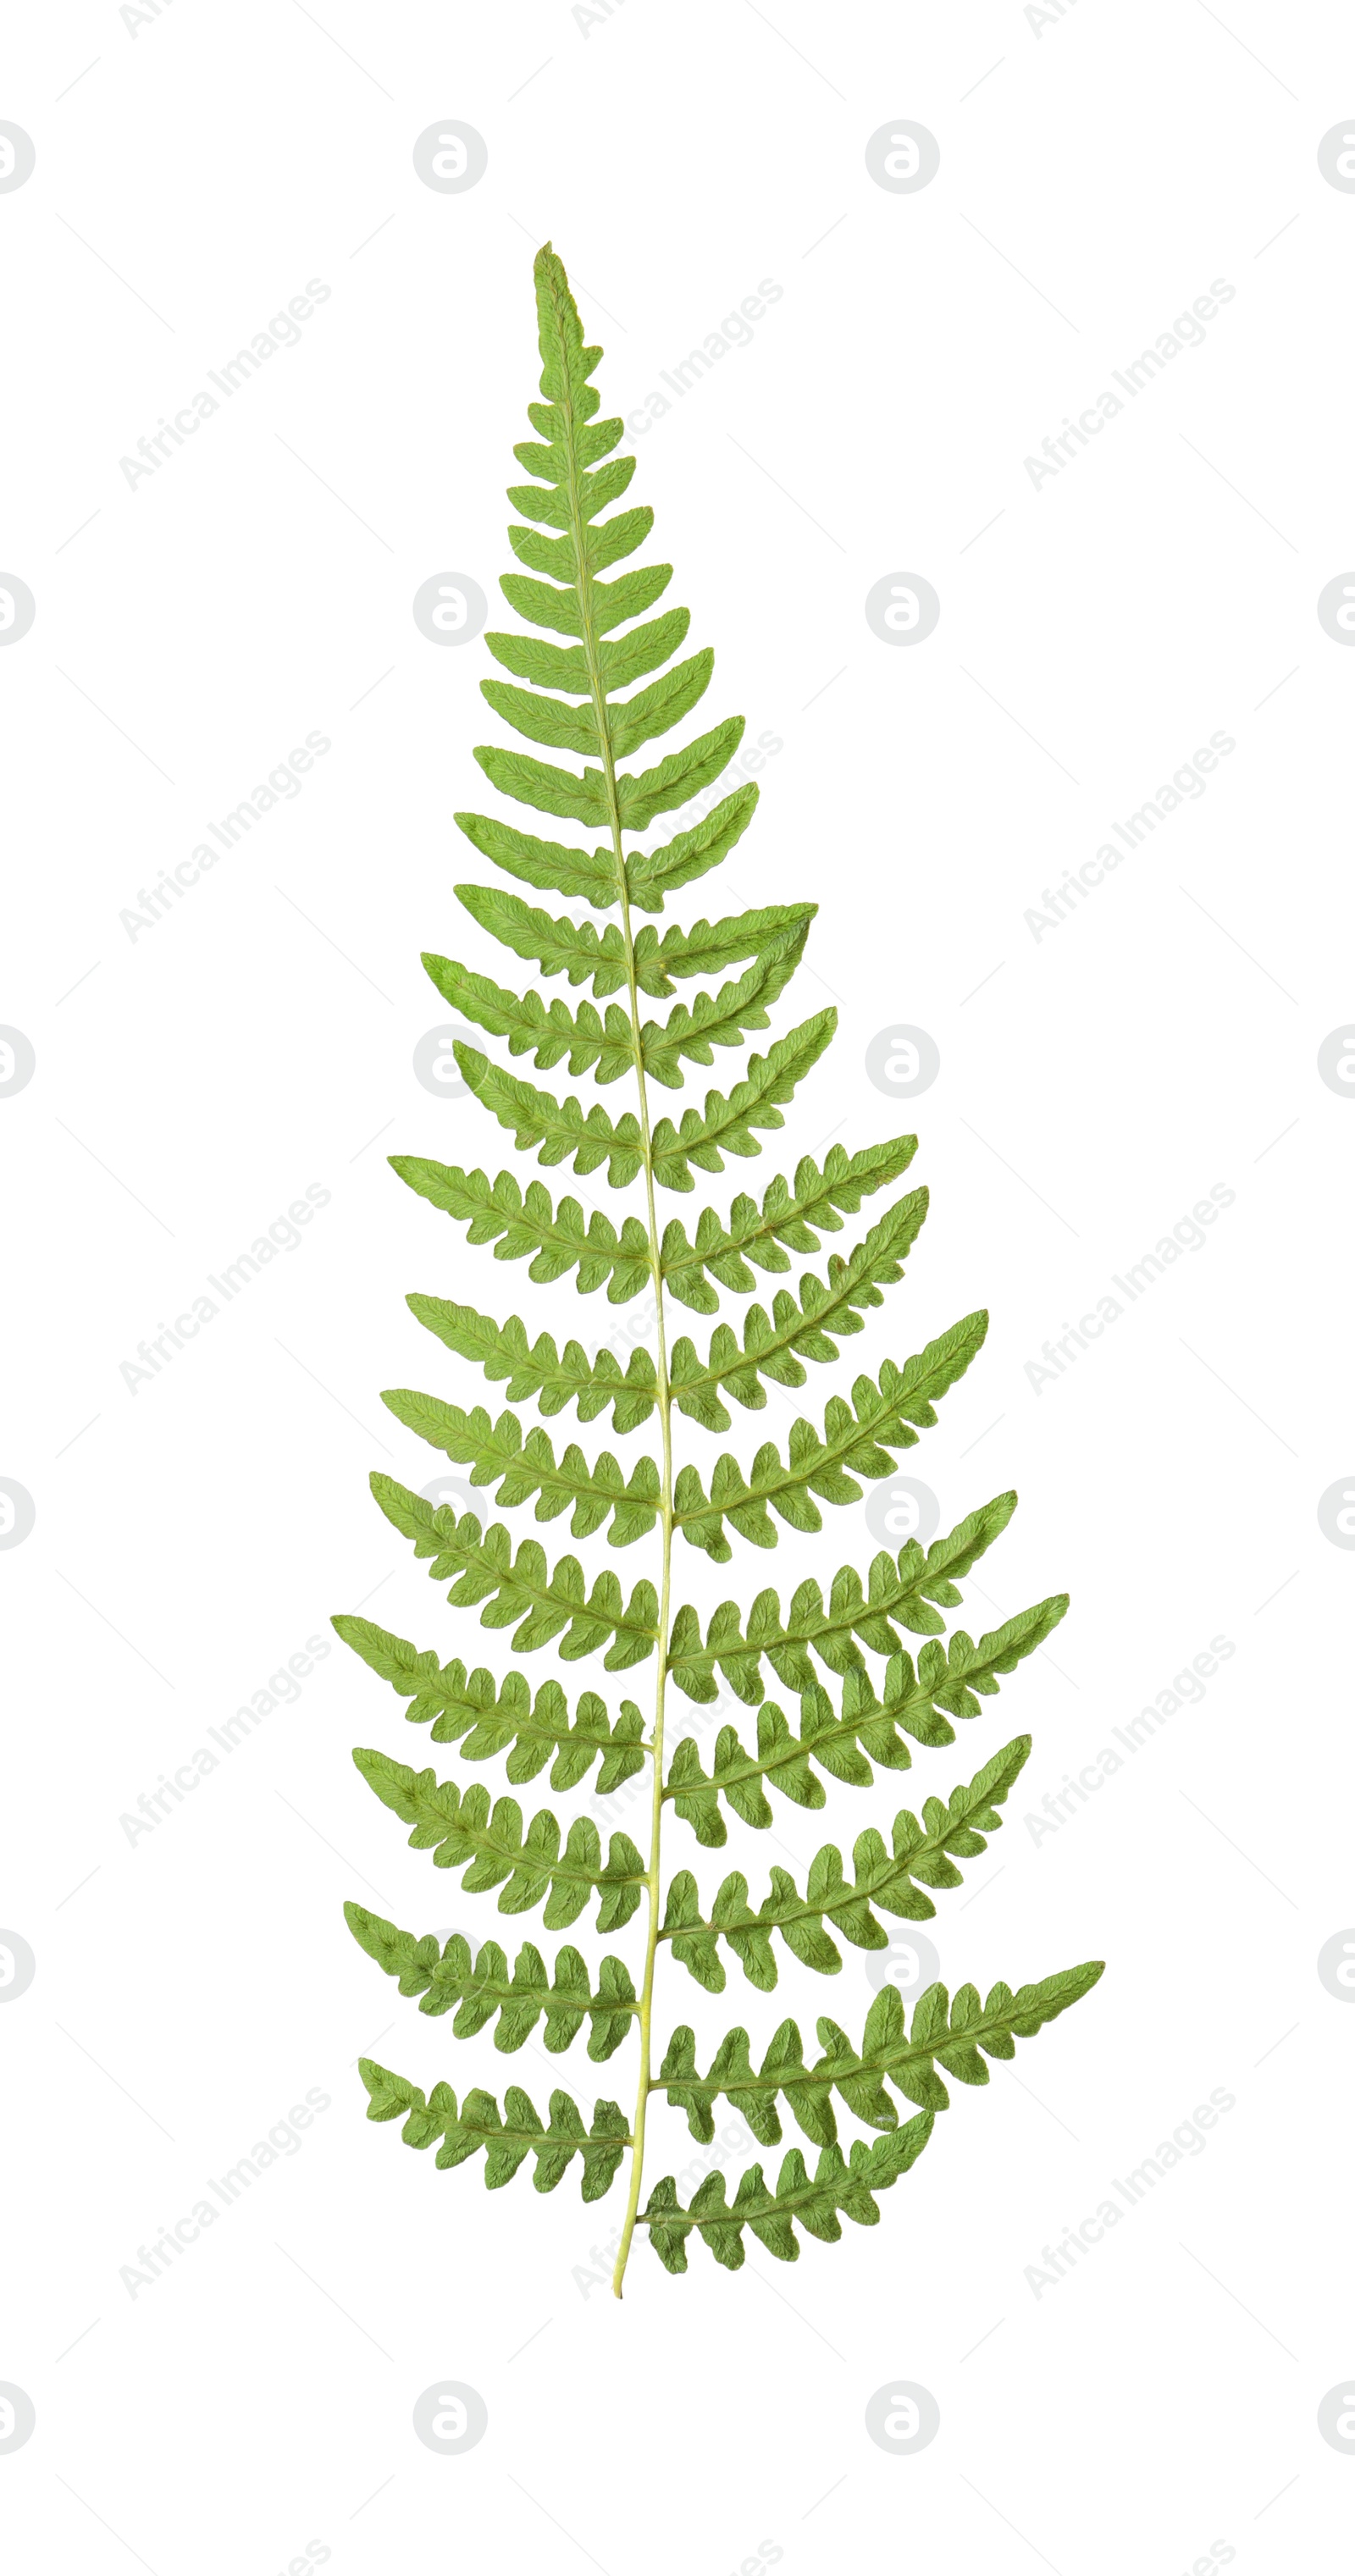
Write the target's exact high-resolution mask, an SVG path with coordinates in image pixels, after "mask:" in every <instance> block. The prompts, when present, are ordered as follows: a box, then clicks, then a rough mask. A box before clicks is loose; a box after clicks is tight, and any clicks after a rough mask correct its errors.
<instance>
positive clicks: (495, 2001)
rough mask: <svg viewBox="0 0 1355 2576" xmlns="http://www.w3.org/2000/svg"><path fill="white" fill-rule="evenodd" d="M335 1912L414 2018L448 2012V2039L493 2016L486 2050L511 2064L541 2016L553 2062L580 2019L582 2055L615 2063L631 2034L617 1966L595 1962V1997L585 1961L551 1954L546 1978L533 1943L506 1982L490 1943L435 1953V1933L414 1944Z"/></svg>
mask: <svg viewBox="0 0 1355 2576" xmlns="http://www.w3.org/2000/svg"><path fill="white" fill-rule="evenodd" d="M343 1910H344V1920H345V1922H346V1923H347V1925H348V1929H349V1931H350V1932H351V1933H352V1935H353V1938H354V1940H355V1941H356V1942H357V1943H358V1945H359V1947H360V1948H362V1949H364V1950H365V1951H366V1952H367V1955H368V1957H369V1958H371V1959H375V1961H376V1963H377V1966H378V1967H379V1968H384V1970H385V1972H386V1975H387V1976H388V1977H396V1978H398V1979H399V1984H400V1992H401V1994H402V1995H418V1996H419V1997H420V2003H419V2010H420V2012H422V2013H446V2012H451V2011H453V2010H454V2009H455V2011H456V2019H455V2021H454V2022H453V2024H452V2033H453V2036H454V2038H456V2039H474V2038H475V2036H476V2034H477V2033H478V2032H479V2031H482V2030H483V2029H485V2027H486V2025H487V2024H488V2023H490V2022H492V2021H493V2020H494V2017H495V2015H496V2014H497V2015H498V2028H497V2029H496V2031H495V2033H494V2045H495V2047H496V2048H498V2049H502V2050H503V2052H504V2054H505V2055H507V2056H511V2055H512V2053H513V2051H514V2050H515V2049H519V2048H523V2047H525V2046H526V2043H527V2041H528V2040H529V2039H530V2038H531V2035H532V2033H533V2031H534V2030H535V2028H536V2026H537V2023H538V2022H539V2021H540V2019H541V2016H542V2014H543V2013H544V2014H545V2016H546V2027H545V2030H544V2032H543V2033H542V2037H543V2039H544V2041H545V2044H546V2046H547V2048H548V2049H549V2050H550V2052H551V2054H552V2056H559V2055H560V2054H561V2052H562V2051H563V2050H564V2049H566V2048H568V2047H569V2045H570V2043H571V2041H572V2040H574V2039H576V2038H577V2037H578V2034H579V2032H580V2031H581V2030H582V2028H583V2025H584V2021H585V2019H587V2020H588V2021H589V2022H590V2024H591V2034H590V2037H589V2041H588V2054H589V2056H590V2057H591V2058H593V2059H595V2060H597V2061H599V2062H600V2061H601V2060H602V2059H604V2058H607V2057H612V2056H614V2055H615V2053H616V2051H617V2049H618V2048H619V2047H620V2046H621V2043H622V2041H623V2039H628V2038H629V2037H630V2034H631V2031H632V2030H633V2028H634V2026H635V2015H636V2014H637V2012H638V2011H639V2009H640V2006H639V2002H638V2000H637V1997H636V1993H635V1988H634V1986H633V1985H632V1983H631V1977H630V1971H629V1969H628V1968H627V1967H626V1966H625V1964H624V1962H623V1961H622V1960H620V1959H613V1958H611V1957H607V1958H605V1959H603V1961H602V1963H601V1965H600V1967H599V1969H598V1986H597V1992H596V1994H595V1993H594V1992H593V1988H592V1985H591V1982H590V1980H589V1974H588V1964H587V1961H586V1960H585V1959H583V1958H582V1957H581V1956H580V1954H579V1952H578V1951H577V1950H576V1949H575V1948H574V1947H573V1945H572V1944H570V1945H568V1946H567V1947H566V1948H565V1949H563V1950H561V1951H559V1952H558V1953H557V1956H556V1961H555V1973H554V1975H553V1976H552V1975H550V1974H548V1972H547V1968H546V1963H545V1960H544V1959H543V1958H542V1956H541V1953H540V1951H539V1950H538V1949H537V1948H536V1947H535V1945H534V1943H533V1942H531V1941H524V1943H523V1945H522V1948H521V1949H520V1950H519V1952H518V1955H517V1958H516V1959H515V1961H514V1963H513V1973H512V1975H511V1977H510V1976H509V1973H508V1961H507V1958H506V1956H505V1954H504V1952H503V1951H502V1950H501V1949H500V1947H499V1944H498V1942H497V1941H485V1942H483V1943H482V1944H481V1947H480V1949H479V1951H478V1953H477V1954H476V1956H475V1958H474V1959H472V1957H471V1947H470V1943H469V1941H468V1940H467V1939H466V1937H465V1935H464V1933H461V1932H452V1933H450V1934H449V1935H448V1938H447V1939H446V1941H445V1942H444V1943H443V1945H442V1948H441V1949H439V1948H438V1936H437V1934H436V1932H426V1933H425V1934H424V1936H423V1939H422V1940H416V1939H415V1937H414V1934H413V1933H412V1932H401V1931H399V1930H398V1929H397V1927H396V1925H395V1924H394V1923H388V1922H387V1921H386V1919H385V1916H384V1915H381V1914H371V1913H369V1912H368V1910H367V1908H366V1906H365V1905H345V1907H344V1909H343Z"/></svg>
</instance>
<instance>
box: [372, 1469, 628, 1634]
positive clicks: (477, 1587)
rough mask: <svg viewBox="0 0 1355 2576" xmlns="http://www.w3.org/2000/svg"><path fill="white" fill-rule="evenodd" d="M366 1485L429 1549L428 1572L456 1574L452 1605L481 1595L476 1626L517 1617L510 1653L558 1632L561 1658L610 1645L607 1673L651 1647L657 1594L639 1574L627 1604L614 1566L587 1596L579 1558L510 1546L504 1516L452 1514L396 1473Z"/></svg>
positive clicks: (421, 1549) (417, 1544) (533, 1545)
mask: <svg viewBox="0 0 1355 2576" xmlns="http://www.w3.org/2000/svg"><path fill="white" fill-rule="evenodd" d="M371 1486H372V1492H373V1493H374V1494H375V1496H376V1499H377V1501H378V1503H379V1504H380V1505H381V1509H382V1510H383V1512H384V1513H385V1515H386V1518H387V1520H388V1521H389V1522H390V1523H391V1525H392V1527H393V1528H395V1529H398V1530H399V1531H400V1533H401V1535H402V1537H404V1538H408V1539H412V1541H413V1543H414V1553H415V1555H416V1556H431V1557H432V1559H433V1563H432V1564H431V1565H430V1566H429V1569H428V1572H429V1575H430V1578H431V1579H432V1581H433V1582H434V1583H442V1582H445V1580H446V1578H447V1576H448V1575H449V1574H453V1575H455V1576H456V1581H455V1582H454V1583H453V1585H452V1588H451V1590H450V1592H449V1593H448V1595H447V1598H448V1600H449V1601H450V1602H451V1603H452V1604H453V1605H454V1607H455V1608H457V1609H471V1608H473V1607H474V1605H475V1603H476V1602H477V1601H478V1602H483V1603H484V1607H483V1609H482V1610H481V1612H480V1625H481V1627H482V1628H510V1627H512V1625H513V1621H514V1620H515V1619H517V1620H520V1621H521V1623H522V1624H521V1626H520V1627H518V1628H517V1629H516V1630H515V1631H514V1635H513V1652H514V1654H516V1655H529V1654H531V1653H533V1652H534V1651H535V1649H536V1648H537V1647H538V1646H546V1645H549V1643H550V1641H551V1639H552V1637H559V1638H560V1643H559V1647H558V1650H557V1651H558V1652H559V1654H560V1656H561V1658H562V1659H563V1661H564V1662H565V1663H577V1662H578V1660H579V1658H580V1657H581V1656H583V1655H594V1654H597V1653H599V1652H600V1651H601V1649H602V1647H603V1646H606V1647H607V1649H608V1651H607V1654H606V1656H605V1658H604V1663H605V1668H606V1670H607V1671H608V1672H609V1673H620V1672H625V1671H626V1670H627V1669H628V1668H629V1666H630V1665H632V1664H642V1663H643V1662H644V1661H645V1659H646V1657H647V1656H649V1655H652V1654H653V1652H654V1646H655V1642H656V1639H657V1636H658V1615H659V1596H658V1594H657V1593H656V1591H655V1589H654V1586H653V1584H652V1583H650V1582H649V1581H647V1580H646V1581H644V1582H642V1583H637V1584H636V1586H635V1589H634V1591H633V1592H632V1593H631V1596H630V1600H629V1601H628V1602H627V1603H626V1604H625V1605H624V1607H623V1605H622V1598H621V1586H620V1584H619V1583H618V1581H617V1579H616V1576H615V1575H614V1574H613V1573H611V1572H610V1571H608V1572H606V1573H603V1574H599V1575H598V1576H597V1578H596V1580H595V1581H594V1584H593V1588H592V1590H591V1592H589V1593H588V1594H587V1595H586V1596H585V1593H584V1588H583V1567H582V1566H581V1565H580V1563H579V1560H578V1558H577V1557H576V1556H562V1557H561V1558H560V1560H559V1563H558V1564H557V1565H556V1566H555V1567H554V1568H552V1567H550V1566H548V1565H547V1563H546V1555H545V1550H544V1549H543V1548H541V1547H539V1546H538V1544H537V1542H536V1540H535V1539H530V1538H529V1539H524V1540H523V1542H522V1545H521V1546H520V1547H519V1549H518V1551H517V1554H516V1556H515V1555H514V1553H513V1542H512V1540H511V1538H510V1537H509V1535H508V1532H507V1530H506V1529H505V1528H504V1525H503V1523H502V1521H494V1522H493V1523H492V1524H491V1526H490V1527H489V1528H488V1529H487V1530H482V1529H481V1526H480V1523H479V1521H478V1520H477V1519H476V1517H475V1514H474V1512H463V1513H462V1515H461V1517H460V1519H459V1520H458V1519H457V1516H456V1514H455V1512H452V1511H449V1510H448V1509H447V1507H446V1505H445V1504H442V1505H439V1507H438V1509H437V1510H436V1511H434V1509H433V1507H432V1505H431V1504H430V1503H426V1502H425V1501H424V1499H423V1496H422V1494H411V1493H410V1491H409V1489H408V1487H407V1486H405V1485H399V1484H397V1483H396V1482H395V1479H394V1477H392V1476H382V1475H374V1476H373V1477H372V1479H371ZM562 1629H563V1630H564V1631H565V1633H564V1635H563V1636H561V1635H560V1631H561V1630H562ZM609 1641H610V1643H609Z"/></svg>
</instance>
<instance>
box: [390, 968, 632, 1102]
mask: <svg viewBox="0 0 1355 2576" xmlns="http://www.w3.org/2000/svg"><path fill="white" fill-rule="evenodd" d="M423 962H424V966H425V969H426V970H427V973H428V975H429V976H430V978H431V980H432V981H433V983H434V984H436V986H437V988H438V991H439V992H440V993H441V995H442V998H443V1000H444V1002H449V1003H450V1004H451V1006H452V1009H453V1010H454V1011H459V1012H460V1013H461V1015H462V1017H463V1018H464V1019H467V1020H474V1021H475V1023H476V1026H477V1027H478V1028H482V1029H488V1031H489V1033H490V1036H491V1037H496V1038H507V1040H508V1051H509V1054H510V1055H529V1056H530V1057H531V1059H532V1062H533V1064H535V1065H538V1066H539V1067H540V1068H541V1070H542V1071H543V1072H545V1071H549V1069H550V1067H551V1065H553V1064H558V1063H559V1062H560V1059H561V1057H562V1056H564V1057H566V1058H567V1059H568V1063H569V1070H570V1072H571V1073H574V1074H579V1073H588V1072H590V1071H591V1072H593V1073H594V1074H595V1075H596V1078H597V1080H598V1081H599V1082H616V1081H619V1079H620V1077H621V1075H622V1074H623V1073H629V1072H630V1071H631V1070H632V1068H633V1066H634V1063H635V1047H634V1041H633V1039H632V1037H631V1026H630V1019H629V1016H628V1014H627V1013H626V1012H625V1011H623V1010H621V1009H619V1008H618V1006H617V1004H616V1003H615V1002H609V1003H608V1005H607V1009H606V1013H605V1015H604V1016H602V1017H599V1015H598V1013H597V1012H596V1011H595V1010H594V1008H593V1005H592V1003H591V1002H580V1004H579V1006H578V1009H577V1010H576V1011H571V1009H570V1008H569V1005H568V1003H567V1002H562V1001H561V1000H560V999H559V997H558V996H557V997H556V999H555V1000H554V1001H553V1002H550V1003H546V1002H544V1001H543V1000H542V998H541V995H540V994H539V993H537V992H530V993H510V992H507V991H506V990H505V989H504V987H503V985H502V984H494V983H491V981H490V978H489V977H488V975H474V974H472V972H471V970H470V968H469V967H468V966H462V965H461V964H459V963H458V961H457V959H456V958H455V957H433V956H428V955H425V957H424V961H423Z"/></svg>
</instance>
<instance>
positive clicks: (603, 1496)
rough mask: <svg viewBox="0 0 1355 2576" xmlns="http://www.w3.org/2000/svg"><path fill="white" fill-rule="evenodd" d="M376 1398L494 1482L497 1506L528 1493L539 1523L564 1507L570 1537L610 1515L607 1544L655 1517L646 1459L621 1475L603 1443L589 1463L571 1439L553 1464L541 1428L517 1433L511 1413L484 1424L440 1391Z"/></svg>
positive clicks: (651, 1463) (478, 1480)
mask: <svg viewBox="0 0 1355 2576" xmlns="http://www.w3.org/2000/svg"><path fill="white" fill-rule="evenodd" d="M381 1401H382V1403H383V1404H385V1405H388V1406H389V1408H390V1410H391V1412H392V1413H393V1414H394V1416H395V1418H396V1421H397V1422H403V1423H404V1425H405V1428H406V1430H409V1431H417V1433H418V1435H419V1438H420V1439H421V1440H426V1441H428V1443H429V1444H430V1446H431V1447H432V1448H434V1449H441V1450H443V1451H444V1452H445V1454H446V1455H447V1457H449V1458H452V1459H454V1460H455V1461H456V1464H457V1465H458V1466H462V1467H467V1466H468V1467H469V1468H470V1470H471V1483H472V1484H473V1485H497V1486H498V1492H497V1493H496V1494H495V1496H494V1500H495V1502H496V1503H497V1505H498V1507H499V1509H500V1511H509V1510H511V1509H512V1507H513V1506H514V1504H517V1503H526V1502H530V1501H531V1499H532V1496H533V1495H535V1496H536V1497H537V1503H536V1517H537V1519H538V1520H539V1521H553V1520H555V1519H557V1518H558V1516H559V1514H560V1513H561V1512H567V1511H569V1510H570V1509H571V1507H572V1510H573V1518H572V1519H571V1521H570V1524H569V1529H570V1536H571V1537H572V1538H591V1536H592V1534H593V1532H594V1531H595V1530H600V1529H603V1528H605V1527H606V1524H607V1522H608V1521H609V1520H610V1522H611V1528H610V1529H609V1530H608V1532H607V1535H608V1538H609V1540H610V1542H611V1545H612V1546H613V1547H629V1546H631V1544H632V1543H633V1541H634V1540H636V1539H637V1538H647V1537H648V1536H649V1533H650V1531H651V1530H652V1529H653V1527H654V1525H655V1522H656V1521H657V1519H658V1514H659V1504H660V1500H661V1492H660V1479H659V1468H658V1463H657V1461H656V1460H655V1459H653V1458H638V1459H637V1460H636V1462H635V1465H634V1466H633V1467H632V1469H631V1472H630V1476H629V1478H626V1476H625V1475H624V1473H623V1471H622V1469H621V1468H620V1467H619V1466H618V1464H617V1461H616V1460H615V1458H613V1456H612V1455H611V1452H610V1450H607V1449H604V1450H603V1452H602V1454H601V1456H600V1457H598V1458H595V1459H594V1461H593V1463H592V1465H591V1467H590V1465H589V1463H588V1460H587V1459H586V1458H585V1456H584V1454H583V1451H582V1450H581V1449H579V1448H577V1447H576V1446H575V1445H574V1443H573V1442H571V1443H570V1446H569V1447H568V1449H566V1450H565V1452H564V1454H563V1456H562V1457H561V1459H560V1461H559V1463H558V1465H557V1463H556V1457H555V1451H554V1448H553V1447H552V1445H551V1440H550V1435H549V1433H547V1432H545V1431H542V1430H541V1429H540V1427H539V1426H534V1427H533V1428H532V1430H530V1431H529V1432H527V1434H526V1436H525V1437H524V1435H523V1429H522V1425H521V1423H520V1422H519V1420H518V1418H517V1415H516V1414H515V1413H507V1412H505V1413H501V1414H500V1415H499V1418H498V1420H497V1422H491V1421H490V1418H489V1415H488V1413H487V1412H486V1410H485V1408H484V1406H483V1405H479V1404H477V1406H476V1408H475V1410H474V1412H473V1413H467V1412H466V1411H465V1410H464V1408H463V1407H462V1406H461V1405H459V1404H444V1403H443V1401H442V1398H441V1397H440V1396H436V1395H420V1394H418V1393H417V1392H416V1391H415V1390H414V1389H413V1388H411V1387H388V1388H387V1389H386V1391H385V1393H384V1394H383V1396H382V1398H381Z"/></svg>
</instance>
